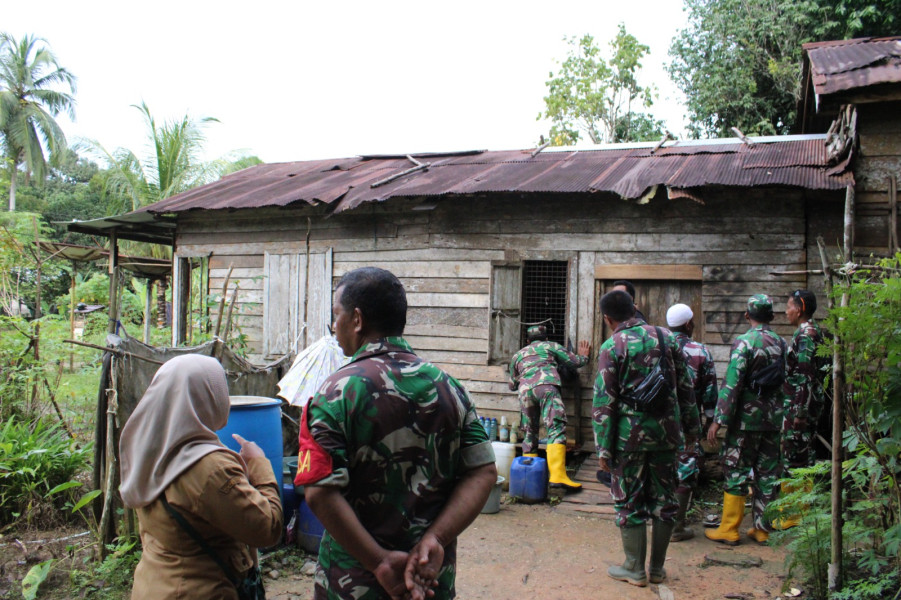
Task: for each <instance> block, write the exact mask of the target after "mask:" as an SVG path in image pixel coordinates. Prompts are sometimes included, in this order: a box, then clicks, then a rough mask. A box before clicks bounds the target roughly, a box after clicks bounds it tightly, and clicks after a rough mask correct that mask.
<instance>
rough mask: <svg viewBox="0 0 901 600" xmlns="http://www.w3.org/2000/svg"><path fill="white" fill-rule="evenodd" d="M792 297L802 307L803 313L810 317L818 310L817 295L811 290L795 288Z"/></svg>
mask: <svg viewBox="0 0 901 600" xmlns="http://www.w3.org/2000/svg"><path fill="white" fill-rule="evenodd" d="M791 299H792V300H793V301H794V302H795V304H797V305H798V308H800V309H801V314H802V315H806V316H809V317H812V316H813V313H815V312H816V311H817V297H816V296H815V295H814V293H813V292H811V291H810V290H795V291H793V292H792V293H791Z"/></svg>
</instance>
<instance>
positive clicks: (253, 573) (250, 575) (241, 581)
mask: <svg viewBox="0 0 901 600" xmlns="http://www.w3.org/2000/svg"><path fill="white" fill-rule="evenodd" d="M160 500H162V501H163V506H165V507H166V510H167V511H169V514H170V515H172V518H173V519H175V522H176V523H178V524H179V525H180V526H181V528H182V529H184V530H185V531H186V532H187V534H188V535H190V536H191V538H192V539H193V540H194V541H195V542H197V544H198V545H199V546H200V547H201V549H202V550H203V551H204V552H206V553H207V554H208V555H209V556H210V558H212V559H213V561H214V562H215V563H216V564H217V565H219V568H220V569H222V572H223V573H225V576H226V577H227V578H228V580H229V581H231V582H232V583H233V584H234V586H235V589H237V590H238V600H266V590H265V589H263V576H262V574H261V573H260V567H259V566H256V567H253V568H252V569H250V571H248V572H247V573H246V574H245V575H244V576H243V577H241V576H239V575H238V574H237V573H235V572H234V571H233V570H232V569H231V568H230V567H229V566H228V565H226V564H225V562H224V561H223V560H222V559H221V558H220V557H219V555H218V554H216V553H215V552H214V551H213V549H212V548H210V546H209V544H207V543H206V541H205V540H204V539H203V538H202V537H201V536H200V533H198V532H197V530H196V529H194V528H193V527H191V524H190V523H188V521H187V520H185V518H184V517H183V516H182V515H181V514H180V513H179V512H178V511H177V510H175V509H174V508H172V506H170V505H169V502H167V501H166V494H165V493H164V494H163V495H162V496H160Z"/></svg>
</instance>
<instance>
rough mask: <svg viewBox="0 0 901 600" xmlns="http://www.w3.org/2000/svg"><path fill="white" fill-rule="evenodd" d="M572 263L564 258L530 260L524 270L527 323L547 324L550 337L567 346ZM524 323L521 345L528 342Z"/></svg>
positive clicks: (523, 298) (523, 320) (523, 282)
mask: <svg viewBox="0 0 901 600" xmlns="http://www.w3.org/2000/svg"><path fill="white" fill-rule="evenodd" d="M567 272H568V263H567V262H566V261H562V260H527V261H525V262H524V263H523V270H522V318H521V319H520V320H521V321H522V322H523V323H538V322H540V321H548V322H547V323H543V325H544V326H545V327H547V331H548V339H550V340H553V341H555V342H557V343H559V344H562V345H564V346H565V345H566V339H565V338H566V288H567V285H566V279H567ZM528 328H529V326H528V325H523V326H522V328H521V329H522V331H521V332H520V342H521V343H520V346H525V345H526V343H527V339H526V330H527V329H528Z"/></svg>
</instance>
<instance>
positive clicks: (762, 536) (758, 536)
mask: <svg viewBox="0 0 901 600" xmlns="http://www.w3.org/2000/svg"><path fill="white" fill-rule="evenodd" d="M748 537H749V538H751V539H752V540H754V541H755V542H757V543H758V544H766V542H767V540H768V539H770V534H769V533H767V532H766V531H764V530H763V529H757V528H756V527H752V528H750V529H749V530H748Z"/></svg>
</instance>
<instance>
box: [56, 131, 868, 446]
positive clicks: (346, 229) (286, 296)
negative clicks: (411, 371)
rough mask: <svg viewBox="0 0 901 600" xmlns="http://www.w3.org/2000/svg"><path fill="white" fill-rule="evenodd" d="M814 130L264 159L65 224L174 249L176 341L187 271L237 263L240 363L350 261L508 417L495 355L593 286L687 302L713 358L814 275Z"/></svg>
mask: <svg viewBox="0 0 901 600" xmlns="http://www.w3.org/2000/svg"><path fill="white" fill-rule="evenodd" d="M828 139H829V138H828V137H827V136H826V135H823V134H816V135H803V136H787V137H778V138H775V137H774V138H753V139H750V140H746V141H744V142H743V141H741V140H738V139H724V140H708V141H704V142H682V141H680V142H674V143H673V142H670V143H667V144H664V145H657V144H635V145H617V146H611V147H608V148H602V149H596V150H586V151H575V150H572V149H562V150H553V151H549V150H545V151H543V152H540V153H537V154H536V153H535V152H533V151H530V150H523V151H505V152H466V153H448V154H432V155H412V156H409V157H408V156H361V157H355V158H348V159H336V160H320V161H309V162H300V163H284V164H272V165H259V166H256V167H251V168H249V169H246V170H244V171H241V172H238V173H235V174H232V175H229V176H227V177H224V178H223V179H221V180H220V181H218V182H215V183H212V184H209V185H206V186H203V187H200V188H197V189H195V190H191V191H189V192H186V193H184V194H181V195H179V196H176V197H173V198H170V199H168V200H165V201H163V202H160V203H157V204H155V205H152V206H149V207H146V208H145V209H142V210H141V211H139V212H136V213H130V214H128V215H122V216H120V217H116V218H114V219H104V220H98V221H95V222H90V223H84V224H78V225H74V226H73V228H74V229H77V230H82V231H83V230H89V231H91V232H92V233H95V234H97V233H106V234H110V233H113V232H115V233H114V235H116V236H117V237H119V238H125V239H144V240H147V241H157V242H164V243H172V245H173V246H174V255H175V261H174V273H173V281H174V295H173V297H174V298H176V299H177V301H176V305H177V310H175V311H174V312H175V325H174V332H175V333H174V335H175V336H176V339H175V340H174V341H175V342H179V341H181V340H183V339H184V337H185V332H186V327H185V306H186V304H187V293H186V291H185V290H186V287H187V286H186V282H187V281H188V273H189V271H190V269H191V268H201V269H202V270H203V271H204V272H205V273H207V278H205V280H206V281H207V282H208V283H207V284H206V286H207V288H208V291H209V293H211V294H215V293H217V292H218V291H219V290H221V289H222V285H223V281H224V278H225V277H226V274H227V273H228V271H229V269H231V270H232V272H231V278H232V281H234V282H237V284H238V286H239V287H238V295H237V298H236V302H237V307H236V309H235V312H236V314H238V315H239V319H238V323H239V326H240V328H241V331H242V333H244V334H245V335H246V336H247V339H248V343H249V347H250V350H251V352H252V358H254V359H255V361H256V362H266V361H269V360H272V359H275V358H276V357H278V356H281V355H283V354H285V353H289V352H294V351H297V350H299V349H301V348H303V347H304V346H305V345H306V344H309V343H311V342H312V341H314V340H316V339H318V338H319V337H320V336H322V335H323V334H324V333H325V332H326V331H327V327H328V324H329V323H330V322H331V294H332V291H333V289H334V286H335V283H336V282H337V280H338V279H339V278H340V277H341V276H342V275H343V274H344V273H346V272H348V271H349V270H351V269H354V268H356V267H359V266H364V265H376V266H380V267H384V268H386V269H389V270H391V271H392V272H394V273H395V274H396V275H397V276H398V277H400V278H401V280H402V281H403V283H404V285H405V286H406V289H407V296H408V303H409V316H408V324H407V329H406V337H407V339H408V340H409V341H410V343H411V344H412V345H413V347H414V348H415V349H416V350H417V351H418V352H419V353H420V354H421V355H422V356H423V357H425V358H427V359H428V360H431V361H433V362H435V363H436V364H438V365H440V366H441V367H442V368H444V369H446V370H447V371H448V372H450V373H451V374H453V375H454V376H456V377H457V378H459V379H460V380H461V381H462V382H463V383H464V385H465V386H466V387H467V389H468V390H469V391H470V393H471V395H472V397H473V399H474V401H475V403H476V405H477V406H478V408H479V410H480V412H481V413H483V414H487V415H492V416H498V417H500V416H502V415H506V416H507V417H508V419H512V418H516V417H517V415H518V401H517V398H516V395H515V393H513V392H511V391H510V389H509V387H508V378H507V362H508V360H509V358H510V356H511V355H512V354H513V353H514V352H515V351H516V350H518V349H519V347H520V346H521V345H523V343H524V338H523V335H524V329H525V325H524V324H525V323H532V322H537V321H546V320H549V321H548V323H549V329H550V330H551V331H552V337H553V339H556V340H558V341H560V342H561V343H564V344H565V343H568V342H570V341H571V343H572V344H573V345H575V344H576V342H577V340H579V339H589V340H592V346H593V354H596V351H597V348H598V346H599V345H600V342H601V341H602V339H603V338H604V337H605V335H606V333H605V332H604V331H603V325H602V320H601V318H600V315H599V313H598V310H597V305H598V299H599V298H600V296H601V295H602V294H603V293H604V291H605V290H606V289H607V288H608V287H609V285H610V284H611V283H612V281H614V280H616V279H630V280H632V281H633V282H634V283H635V285H636V287H637V290H638V291H637V299H636V301H637V303H638V305H639V306H640V308H641V309H642V311H643V312H644V313H645V314H646V315H647V316H648V318H649V320H650V321H651V322H656V323H663V322H664V313H665V311H666V308H667V307H668V306H669V305H671V304H672V303H675V302H686V303H688V304H690V305H692V306H693V307H694V309H695V313H696V315H697V317H696V319H697V321H698V325H699V327H698V329H699V332H698V334H697V335H698V336H699V337H700V338H701V339H702V340H703V341H705V342H706V343H708V344H709V346H710V348H711V350H712V352H713V354H714V356H715V358H716V360H717V361H718V363H719V365H720V368H721V371H722V369H723V366H724V364H725V360H726V359H727V356H728V350H729V344H730V343H731V340H732V339H733V338H734V336H735V335H737V334H738V333H741V332H742V331H744V330H745V327H746V323H745V321H744V319H743V311H744V307H745V303H746V300H747V297H748V295H750V294H752V293H758V292H761V293H767V294H771V295H772V296H773V297H774V298H776V299H777V301H778V303H777V309H778V310H779V311H780V312H779V315H778V316H777V319H776V322H775V327H776V329H777V330H778V331H779V332H780V333H782V334H785V335H788V334H790V332H791V330H790V327H789V326H788V325H787V323H786V321H785V318H784V316H783V315H782V314H781V310H783V308H784V305H783V304H782V303H783V302H784V298H785V297H786V296H787V294H788V293H789V292H790V291H791V290H793V289H796V288H803V287H809V288H814V289H821V288H822V276H820V275H812V274H809V273H808V271H810V270H815V269H820V268H821V259H820V254H819V251H818V249H817V246H816V238H817V236H819V235H822V236H823V237H824V238H825V239H826V241H827V244H828V245H829V246H830V252H831V253H832V254H833V255H834V254H835V248H836V247H837V246H836V244H837V243H838V241H839V240H840V239H841V234H842V214H843V207H844V200H845V197H846V189H847V187H848V186H851V185H853V182H854V179H853V176H852V174H851V173H850V172H849V171H848V170H847V169H842V168H835V165H832V164H830V163H829V159H828V156H827V141H828ZM593 364H594V356H593V357H592V363H590V366H589V367H587V368H585V369H583V370H582V373H581V377H580V381H579V382H578V384H575V385H570V386H567V389H566V390H564V397H565V399H566V401H567V411H568V413H569V414H570V415H571V419H570V432H569V435H570V436H571V438H574V439H577V440H578V441H579V442H580V443H582V444H584V445H585V447H587V448H590V447H591V446H592V441H591V440H592V436H591V433H590V431H591V423H590V413H591V410H590V406H591V395H592V394H591V391H592V384H593V380H594V375H595V373H594V367H593V366H591V365H593Z"/></svg>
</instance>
